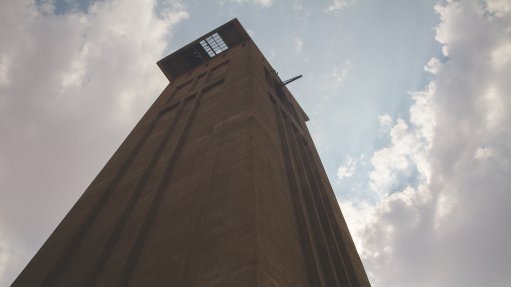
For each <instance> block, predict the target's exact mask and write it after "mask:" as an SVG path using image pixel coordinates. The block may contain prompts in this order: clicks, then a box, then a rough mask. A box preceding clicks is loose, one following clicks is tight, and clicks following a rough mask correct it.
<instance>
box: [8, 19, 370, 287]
mask: <svg viewBox="0 0 511 287" xmlns="http://www.w3.org/2000/svg"><path fill="white" fill-rule="evenodd" d="M158 66H159V67H160V68H161V70H162V71H163V73H164V74H165V76H166V77H167V78H168V79H169V81H170V84H169V85H168V86H167V87H166V88H165V90H164V91H163V92H162V94H161V95H160V96H159V98H158V99H157V100H156V102H155V103H154V104H153V105H152V106H151V108H150V109H149V111H147V113H146V114H145V115H144V117H143V118H142V119H141V120H140V122H139V123H138V124H137V125H136V127H135V128H134V129H133V131H132V132H131V133H130V135H129V136H128V138H127V139H126V140H125V141H124V142H123V143H122V145H121V146H120V147H119V149H118V150H117V151H116V152H115V154H114V155H113V156H112V158H111V159H110V160H109V161H108V163H107V164H106V166H105V167H104V168H103V170H102V171H101V172H100V173H99V175H98V176H97V177H96V179H94V181H93V182H92V184H91V185H90V186H89V188H87V190H86V191H85V193H84V194H83V195H82V197H81V198H80V199H79V200H78V202H77V203H76V204H75V205H74V207H73V208H72V209H71V211H70V212H69V213H68V214H67V216H66V217H65V218H64V219H63V220H62V222H61V223H60V224H59V226H58V227H57V229H56V230H55V231H54V232H53V234H52V235H51V236H50V238H49V239H48V240H47V241H46V243H45V244H44V245H43V246H42V247H41V249H40V250H39V251H38V252H37V254H36V255H35V257H34V258H33V259H32V260H31V261H30V263H29V264H28V265H27V267H26V268H25V269H24V270H23V272H22V273H21V274H20V275H19V277H18V278H17V279H16V281H15V282H14V283H13V286H74V287H76V286H179V287H181V286H183V287H191V286H193V287H199V286H204V287H206V286H208V287H210V286H218V287H228V286H233V287H250V286H254V287H262V286H268V287H269V286H274V287H277V286H278V287H285V286H289V287H300V286H303V287H305V286H307V287H321V286H324V287H334V286H342V287H348V286H369V281H368V279H367V276H366V274H365V271H364V268H363V266H362V263H361V261H360V258H359V256H358V254H357V251H356V249H355V246H354V244H353V241H352V239H351V236H350V234H349V231H348V228H347V226H346V223H345V221H344V219H343V216H342V214H341V210H340V209H339V206H338V204H337V201H336V198H335V195H334V193H333V191H332V188H331V186H330V184H329V182H328V179H327V176H326V173H325V171H324V169H323V167H322V165H321V161H320V159H319V157H318V153H317V152H316V150H315V148H314V144H313V142H312V139H311V137H310V135H309V132H308V130H307V126H306V125H305V122H306V121H307V120H308V118H307V115H306V114H305V113H304V112H303V110H302V109H301V108H300V106H299V105H298V103H297V102H296V101H295V99H294V97H293V96H292V95H291V93H290V92H289V91H288V90H287V88H286V87H285V85H284V83H283V82H282V80H281V79H280V78H279V77H278V76H277V74H276V73H275V72H274V70H273V69H272V68H271V66H270V64H269V63H268V62H267V61H266V59H265V58H264V56H263V55H262V53H261V52H260V51H259V49H258V48H257V46H256V45H255V44H254V42H253V41H252V39H251V38H250V37H249V36H248V34H247V32H246V31H245V30H244V29H243V27H242V26H241V25H240V23H239V22H238V21H237V20H236V19H234V20H232V21H230V22H228V23H226V24H224V25H223V26H221V27H219V28H217V29H215V30H213V31H211V32H209V33H207V34H206V35H204V36H203V37H201V38H199V39H198V40H196V41H193V42H192V43H190V44H188V45H187V46H185V47H183V48H182V49H180V50H178V51H176V52H175V53H173V54H171V55H169V56H167V57H165V58H164V59H162V60H160V61H159V62H158Z"/></svg>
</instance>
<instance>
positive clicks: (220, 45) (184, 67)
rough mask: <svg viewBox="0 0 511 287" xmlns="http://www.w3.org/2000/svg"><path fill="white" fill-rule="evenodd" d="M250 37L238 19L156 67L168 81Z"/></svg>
mask: <svg viewBox="0 0 511 287" xmlns="http://www.w3.org/2000/svg"><path fill="white" fill-rule="evenodd" d="M249 39H250V36H249V35H248V33H247V31H245V29H244V28H243V26H241V24H240V22H239V21H238V19H236V18H234V19H233V20H231V21H229V22H227V23H225V24H223V25H222V26H220V27H218V28H216V29H214V30H213V31H211V32H209V33H207V34H205V35H203V36H202V37H199V38H198V39H197V40H195V41H193V42H191V43H190V44H188V45H186V46H184V47H183V48H181V49H179V50H177V51H176V52H174V53H172V54H170V55H168V56H167V57H165V58H163V59H161V60H160V61H158V63H157V64H158V67H160V69H161V71H162V72H163V74H165V76H166V77H167V79H169V81H172V80H173V79H175V78H177V77H178V76H180V75H182V74H184V73H186V72H187V71H189V70H191V69H193V68H195V67H197V66H199V65H200V64H202V63H204V62H206V61H208V60H209V59H211V58H213V57H215V56H216V55H218V54H220V53H222V52H224V51H226V50H228V49H229V48H232V47H234V46H236V45H238V44H240V43H242V42H244V41H246V40H249Z"/></svg>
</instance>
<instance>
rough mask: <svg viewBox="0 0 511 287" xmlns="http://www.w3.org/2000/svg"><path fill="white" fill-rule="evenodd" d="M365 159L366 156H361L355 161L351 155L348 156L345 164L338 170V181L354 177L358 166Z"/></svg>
mask: <svg viewBox="0 0 511 287" xmlns="http://www.w3.org/2000/svg"><path fill="white" fill-rule="evenodd" d="M363 159H364V155H361V156H360V157H359V158H358V159H354V158H353V157H351V155H347V156H346V160H345V161H344V164H343V165H341V166H340V167H339V168H338V169H337V179H338V180H343V179H344V178H348V177H352V176H353V174H354V173H355V170H356V168H357V165H358V164H359V162H360V161H362V160H363Z"/></svg>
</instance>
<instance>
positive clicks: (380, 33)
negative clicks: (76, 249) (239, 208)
mask: <svg viewBox="0 0 511 287" xmlns="http://www.w3.org/2000/svg"><path fill="white" fill-rule="evenodd" d="M235 17H236V18H238V19H239V20H240V22H241V23H242V24H243V26H244V27H245V29H247V31H248V32H249V34H250V35H251V37H252V38H253V39H254V41H255V43H256V44H257V45H258V47H259V48H260V49H261V51H262V52H263V54H264V55H265V56H266V58H267V59H268V60H269V62H270V63H271V64H272V66H273V68H274V69H275V70H276V71H277V72H278V73H279V75H280V76H281V78H283V79H287V78H291V77H293V76H296V75H299V74H303V76H304V77H303V78H302V79H300V80H298V81H295V82H293V83H292V84H290V85H289V88H290V90H291V92H292V93H293V94H294V96H295V97H296V98H297V100H298V101H299V103H300V104H301V105H302V107H303V109H304V110H305V111H306V112H307V114H308V115H309V117H310V119H311V120H310V121H309V123H308V126H309V129H310V131H311V133H312V135H313V139H314V141H315V144H316V146H317V148H318V150H319V153H320V155H321V158H322V161H323V164H324V166H325V168H326V171H327V173H328V175H329V178H330V181H331V183H332V186H333V187H334V191H335V192H336V195H337V198H338V200H339V202H340V204H341V208H342V210H343V213H344V216H345V217H346V220H347V222H348V225H349V228H350V230H351V233H352V235H353V238H354V240H355V242H356V244H357V248H358V251H359V253H360V255H361V258H362V260H363V263H364V266H365V268H366V271H367V272H368V274H369V277H370V280H371V282H372V284H373V286H379V287H382V286H383V287H384V286H511V277H510V276H509V275H508V273H509V272H507V271H508V270H507V269H508V268H507V266H508V265H509V258H510V257H511V248H509V247H508V242H510V241H511V228H509V223H508V222H506V219H507V218H508V211H507V210H508V207H509V205H510V204H511V194H510V187H511V180H510V177H509V174H511V162H510V154H511V144H510V143H511V130H510V128H509V126H511V125H510V124H511V117H510V114H511V113H509V108H510V107H511V101H510V97H509V95H510V92H511V83H510V82H509V80H508V79H509V77H510V76H511V36H510V33H509V31H511V4H510V2H509V1H506V0H483V1H480V0H466V1H432V0H420V1H405V0H390V1H376V0H324V1H306V0H286V1H277V0H216V1H198V0H196V1H193V0H189V1H179V0H157V1H156V0H144V1H142V0H104V1H77V0H55V1H49V0H38V1H32V0H19V1H16V0H5V1H2V2H1V3H0V134H1V135H2V139H1V140H0V286H3V285H7V284H9V283H10V282H12V280H13V279H14V278H15V277H16V276H17V275H18V274H19V272H20V271H21V270H22V268H23V267H24V266H25V265H26V264H27V262H28V260H30V258H31V257H32V256H33V255H34V254H35V252H36V251H37V250H38V248H39V247H40V246H41V245H42V243H43V242H44V240H46V238H47V237H48V236H49V234H50V233H51V232H52V230H53V229H54V228H55V227H56V225H57V224H58V222H60V220H61V219H62V217H63V216H64V215H65V214H66V212H67V211H68V210H69V208H70V207H71V206H72V204H73V203H74V202H75V201H76V199H77V198H78V197H79V196H80V195H81V193H82V192H83V191H84V190H85V188H86V187H87V185H88V184H89V183H90V182H91V180H92V179H93V178H94V176H95V175H96V174H97V173H98V171H99V170H100V169H101V167H102V166H103V165H104V164H105V163H106V161H107V160H108V159H109V157H110V156H111V154H112V153H113V151H114V150H115V149H116V148H117V147H118V146H119V144H120V143H121V142H122V140H123V139H124V138H125V137H126V135H127V134H128V133H129V131H130V130H131V128H132V127H133V126H134V125H135V124H136V122H137V121H138V120H139V119H140V117H141V115H142V114H143V113H144V112H145V111H146V110H147V108H148V107H149V105H150V104H151V103H152V102H153V101H154V100H155V98H156V97H157V96H158V95H159V93H160V92H161V90H162V89H163V87H164V86H165V85H166V79H165V77H164V76H163V74H161V72H160V71H159V70H158V68H157V66H156V64H155V63H156V61H157V60H159V59H161V58H162V57H164V56H166V55H167V54H169V53H171V52H173V51H175V50H176V49H178V48H180V47H182V46H184V45H186V44H187V43H189V42H190V41H192V40H194V39H196V38H197V37H199V36H201V35H202V34H204V33H206V32H208V31H210V30H212V29H214V28H216V27H218V26H219V25H221V24H223V23H225V22H227V21H229V20H231V19H232V18H235ZM26 178H31V180H26Z"/></svg>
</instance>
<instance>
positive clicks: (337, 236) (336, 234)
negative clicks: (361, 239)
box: [303, 142, 361, 286]
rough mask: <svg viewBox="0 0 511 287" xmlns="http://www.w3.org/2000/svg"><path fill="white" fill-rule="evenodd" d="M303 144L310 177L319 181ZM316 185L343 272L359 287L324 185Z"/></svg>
mask: <svg viewBox="0 0 511 287" xmlns="http://www.w3.org/2000/svg"><path fill="white" fill-rule="evenodd" d="M305 143H306V142H303V145H304V149H305V154H306V155H307V157H308V158H309V160H308V162H309V164H310V165H311V168H312V172H311V175H312V176H314V177H315V178H317V179H319V178H320V175H319V170H318V167H317V165H316V164H315V162H314V160H313V158H312V152H311V150H310V147H309V146H307V145H305ZM317 183H318V187H319V193H318V194H319V195H320V196H321V197H323V199H324V201H325V205H324V206H325V209H326V211H327V212H328V217H329V218H330V219H331V222H330V224H331V229H332V233H333V235H334V237H335V240H336V242H337V246H338V249H339V252H340V255H341V260H342V262H343V265H344V267H345V270H346V272H347V274H348V276H349V278H350V281H351V282H352V284H353V286H361V285H360V284H361V283H360V280H359V279H358V276H357V275H356V272H355V268H354V266H353V259H352V258H351V256H350V255H349V253H348V250H347V246H346V244H347V242H346V241H345V240H344V238H343V237H342V234H341V233H340V230H339V226H338V225H337V221H336V220H335V214H334V211H333V208H332V206H331V205H330V204H329V202H328V198H327V195H326V192H327V190H326V189H325V186H324V183H323V182H322V181H319V180H318V182H317Z"/></svg>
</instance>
